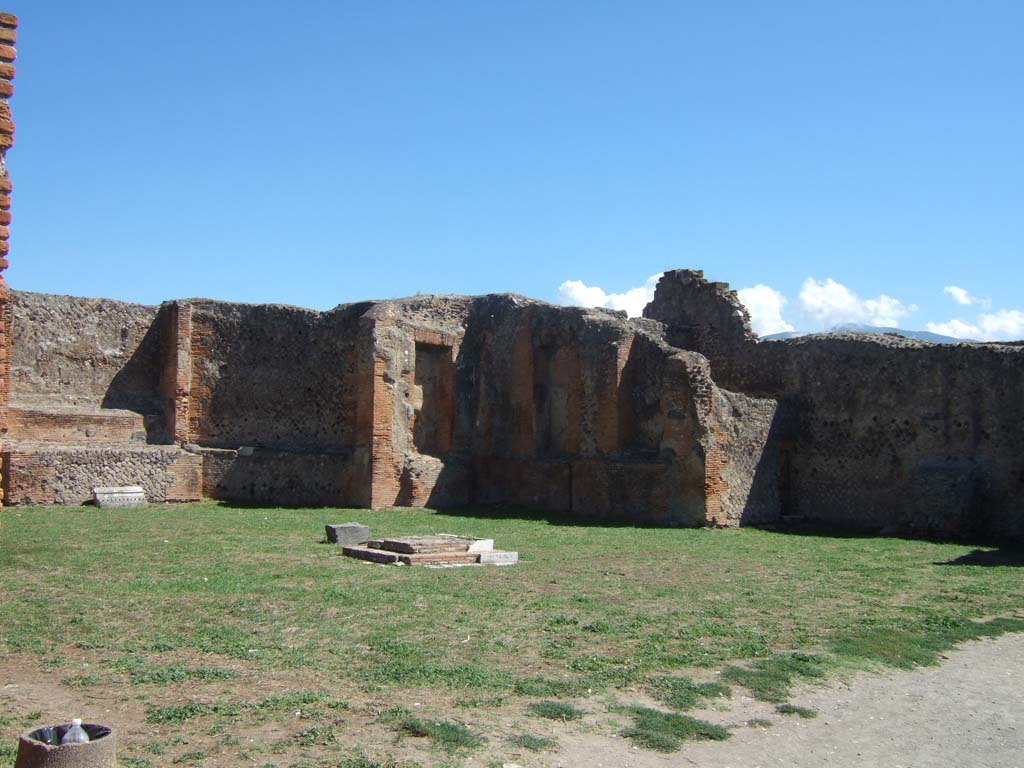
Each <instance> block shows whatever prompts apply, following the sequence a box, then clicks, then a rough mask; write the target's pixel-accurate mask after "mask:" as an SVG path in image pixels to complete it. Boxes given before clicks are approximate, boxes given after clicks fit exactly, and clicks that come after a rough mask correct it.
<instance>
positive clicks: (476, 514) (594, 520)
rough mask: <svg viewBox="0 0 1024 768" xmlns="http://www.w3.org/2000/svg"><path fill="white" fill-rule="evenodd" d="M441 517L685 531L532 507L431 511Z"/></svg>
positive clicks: (486, 507) (645, 523)
mask: <svg viewBox="0 0 1024 768" xmlns="http://www.w3.org/2000/svg"><path fill="white" fill-rule="evenodd" d="M432 511H433V512H434V513H435V514H436V515H437V516H438V517H459V518H474V519H477V520H532V521H536V522H543V523H547V524H548V525H558V526H571V527H574V528H661V529H664V528H682V527H692V526H679V525H675V526H674V525H671V524H659V523H650V522H641V521H638V520H627V519H622V518H602V517H589V516H585V515H583V514H580V513H574V512H551V511H546V510H537V509H533V508H530V507H514V506H508V507H506V506H501V507H498V506H494V507H492V506H485V505H475V504H474V505H470V506H466V507H450V508H447V509H437V510H432Z"/></svg>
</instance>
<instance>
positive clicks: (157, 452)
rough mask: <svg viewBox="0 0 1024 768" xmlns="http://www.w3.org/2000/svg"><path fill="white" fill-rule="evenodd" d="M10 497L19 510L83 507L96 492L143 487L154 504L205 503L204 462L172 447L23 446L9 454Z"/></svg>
mask: <svg viewBox="0 0 1024 768" xmlns="http://www.w3.org/2000/svg"><path fill="white" fill-rule="evenodd" d="M3 456H4V470H5V471H4V475H5V479H6V483H7V492H8V494H9V497H10V498H11V500H12V501H13V502H15V503H18V504H83V503H85V502H87V501H90V500H91V499H92V490H91V489H92V488H93V487H94V486H110V485H140V486H142V487H143V488H144V489H145V492H146V498H147V499H149V500H150V501H196V500H198V499H199V498H201V494H200V491H201V487H202V486H201V478H202V466H203V461H202V457H200V456H194V455H192V454H189V453H186V452H183V451H180V450H177V449H175V448H173V447H166V448H160V447H156V446H150V447H139V448H136V449H131V450H126V449H124V448H97V447H95V446H88V447H87V446H82V445H74V446H67V445H61V446H57V445H52V444H51V445H40V446H34V447H33V448H32V449H30V450H29V449H26V447H24V446H19V447H17V448H15V449H14V450H10V451H6V452H5V453H4V455H3Z"/></svg>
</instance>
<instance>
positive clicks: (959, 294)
mask: <svg viewBox="0 0 1024 768" xmlns="http://www.w3.org/2000/svg"><path fill="white" fill-rule="evenodd" d="M942 292H943V293H948V294H949V295H950V296H952V297H953V301H955V302H956V303H957V304H964V305H968V304H973V303H974V302H976V301H977V299H976V298H974V297H973V296H971V294H969V293H968V292H967V291H966V289H964V288H960V287H959V286H956V285H947V286H946V287H945V288H943V289H942Z"/></svg>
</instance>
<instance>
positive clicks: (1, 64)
mask: <svg viewBox="0 0 1024 768" xmlns="http://www.w3.org/2000/svg"><path fill="white" fill-rule="evenodd" d="M17 29H18V17H17V16H14V15H13V14H10V13H0V273H2V272H3V270H5V269H7V253H8V251H9V250H10V246H9V245H8V243H7V239H8V237H10V224H11V180H10V179H9V178H8V176H7V166H6V165H4V156H5V155H6V154H7V150H8V149H10V148H11V147H12V146H14V122H13V121H12V120H11V106H10V104H8V102H7V100H8V99H9V98H10V97H11V94H13V93H14V84H13V83H12V82H11V81H12V80H13V79H14V57H15V50H14V44H15V42H17V40H18V32H17ZM10 347H11V293H10V289H9V288H8V287H7V283H6V282H5V281H4V278H3V274H0V437H2V435H3V433H5V432H6V431H7V400H8V396H9V395H10V382H11V348H10ZM2 449H3V444H2V442H0V450H2ZM2 507H3V485H2V483H0V508H2Z"/></svg>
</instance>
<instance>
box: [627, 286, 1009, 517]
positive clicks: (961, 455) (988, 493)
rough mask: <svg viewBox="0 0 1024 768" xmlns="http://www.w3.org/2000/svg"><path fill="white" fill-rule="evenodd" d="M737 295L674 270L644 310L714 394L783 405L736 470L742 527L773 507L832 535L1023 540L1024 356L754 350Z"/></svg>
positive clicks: (933, 349) (866, 345)
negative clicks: (692, 360) (741, 478)
mask: <svg viewBox="0 0 1024 768" xmlns="http://www.w3.org/2000/svg"><path fill="white" fill-rule="evenodd" d="M709 300H710V301H712V303H714V302H717V303H718V308H717V309H714V308H710V309H709V307H708V306H707V303H708V301H709ZM736 301H737V299H736V298H735V294H734V293H732V292H731V291H728V290H727V287H725V286H723V285H722V284H714V283H707V282H705V281H704V280H703V279H702V277H701V276H700V273H697V272H692V271H689V270H684V271H678V272H670V273H666V275H665V278H664V279H663V280H662V283H661V284H659V286H658V291H657V294H656V296H655V300H654V301H653V302H652V303H651V305H649V306H648V308H647V310H646V311H645V315H647V316H648V317H652V318H657V319H659V320H661V321H663V322H664V323H665V324H666V338H667V339H670V340H673V341H675V342H676V343H678V344H683V345H689V346H690V348H692V349H694V350H695V351H697V352H699V353H701V354H703V355H705V356H706V357H707V358H708V360H709V365H710V370H711V376H712V377H713V378H714V380H715V381H716V382H717V383H718V384H719V385H720V386H723V387H726V389H727V390H735V392H737V393H745V394H746V395H748V396H756V397H757V398H759V399H760V400H761V401H762V402H771V401H775V402H776V403H777V406H775V407H774V408H773V409H771V410H772V412H771V413H770V414H769V413H768V411H766V410H763V409H760V410H759V413H760V415H759V416H757V417H756V418H757V420H762V421H763V420H764V419H769V420H770V427H769V434H768V435H767V437H766V438H765V439H764V441H763V443H764V445H765V448H764V450H763V451H761V452H760V453H758V454H757V456H756V460H755V459H753V458H751V459H748V460H747V461H746V464H747V468H746V469H744V470H743V471H742V472H741V474H742V475H747V476H749V477H750V478H751V479H750V483H751V491H750V493H749V494H748V495H747V497H746V507H747V509H746V511H745V512H744V513H743V514H742V515H741V519H743V520H746V519H750V520H752V521H756V520H759V519H761V518H762V516H763V515H764V514H765V513H766V512H768V514H769V516H771V515H770V510H771V509H773V508H774V509H776V510H777V514H779V515H781V516H784V517H786V518H794V519H803V520H806V521H812V522H818V523H821V524H824V525H828V526H830V527H833V528H836V527H847V528H862V529H872V530H886V531H900V532H908V533H924V534H930V535H939V536H954V535H955V536H969V535H973V536H1007V535H1009V536H1014V537H1022V536H1024V465H1022V463H1021V457H1022V456H1024V430H1022V429H1021V425H1022V424H1024V348H1021V347H1017V346H1012V345H998V344H973V345H968V344H960V345H935V344H930V343H928V342H923V341H915V340H909V339H904V338H902V337H896V336H887V335H880V334H824V335H819V336H807V337H802V338H798V339H792V340H788V341H769V342H757V341H756V340H755V337H754V336H753V334H750V333H749V332H748V331H749V329H746V328H744V327H743V325H744V324H743V323H742V322H741V321H742V320H743V318H742V317H741V315H740V314H738V313H737V312H736V311H735V310H736ZM702 319H706V320H707V322H704V323H701V320H702ZM695 327H696V328H698V330H697V331H695V330H694V329H695ZM729 396H730V397H734V395H729ZM750 423H751V415H750V414H738V416H737V418H736V419H734V420H733V426H734V427H736V426H738V425H742V426H743V427H744V428H745V427H746V426H748V425H749V424H750ZM755 442H762V440H761V437H760V436H758V437H757V440H756V441H755ZM742 462H743V459H742V458H741V457H739V456H737V457H736V458H735V459H734V462H733V466H734V468H739V466H740V465H741V463H742Z"/></svg>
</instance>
